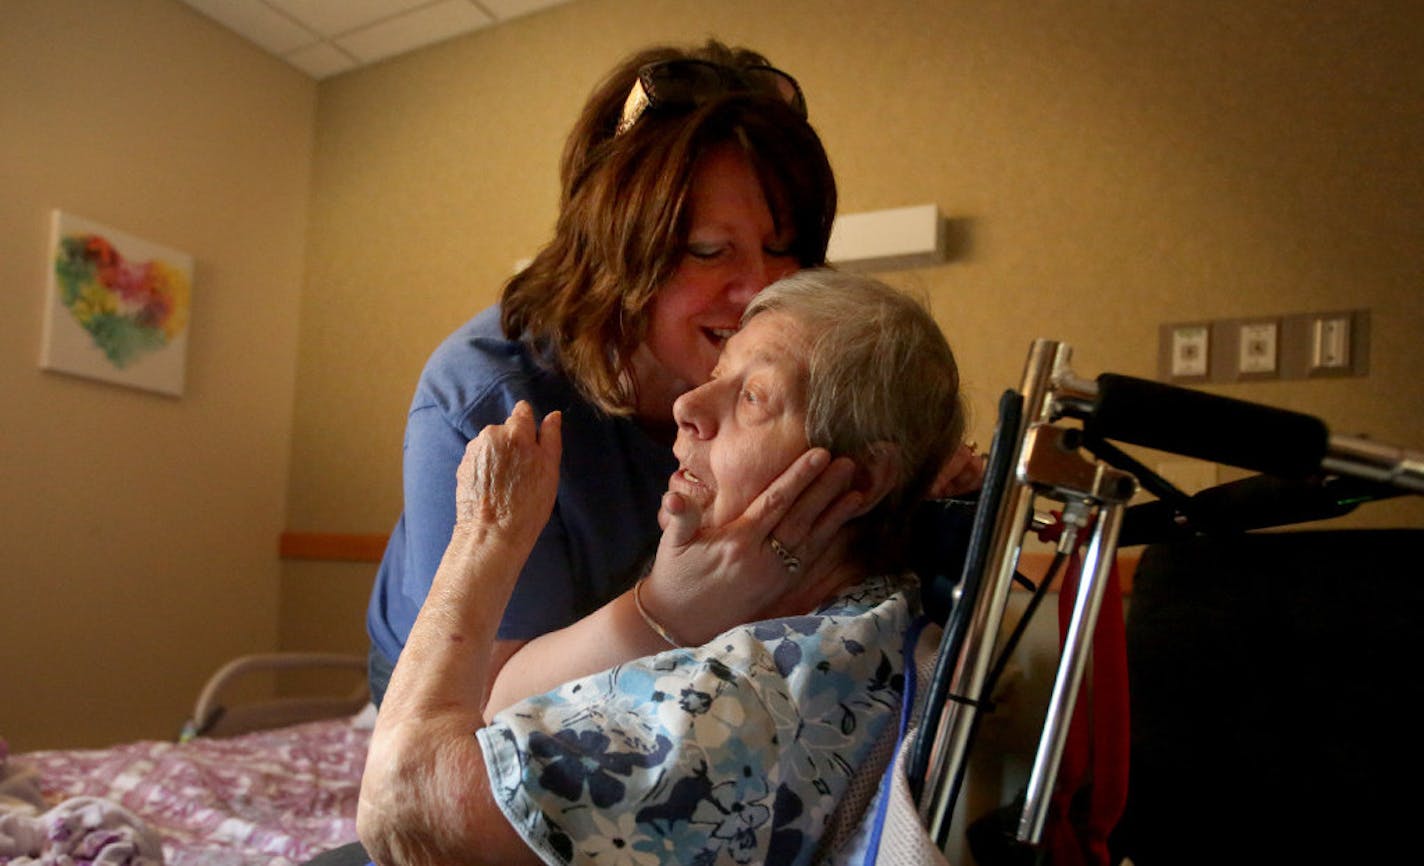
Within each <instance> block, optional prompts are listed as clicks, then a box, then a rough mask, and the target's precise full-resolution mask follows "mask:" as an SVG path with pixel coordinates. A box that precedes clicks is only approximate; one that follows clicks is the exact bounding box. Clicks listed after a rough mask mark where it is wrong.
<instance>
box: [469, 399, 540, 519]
mask: <svg viewBox="0 0 1424 866" xmlns="http://www.w3.org/2000/svg"><path fill="white" fill-rule="evenodd" d="M562 423H563V422H562V416H561V415H560V414H559V413H558V412H551V413H550V414H549V415H547V416H546V417H545V418H544V420H543V421H542V422H537V421H536V420H535V418H534V410H533V409H532V408H530V406H529V404H528V403H526V402H524V401H523V400H521V401H519V403H518V404H516V405H515V407H514V411H513V412H511V413H510V415H509V419H508V420H507V421H505V422H504V423H503V424H491V425H489V426H487V427H485V428H484V429H483V430H481V431H480V435H479V436H477V437H475V438H474V439H473V440H471V441H470V444H469V445H468V446H467V447H466V448H465V457H464V459H463V460H462V461H461V462H460V468H459V471H458V472H457V473H456V475H455V532H456V533H457V534H458V533H461V532H478V533H488V534H498V535H500V536H501V537H502V538H503V539H504V540H505V541H508V542H513V543H520V542H528V543H529V544H533V542H534V539H535V538H537V537H538V535H539V531H540V530H541V529H542V528H543V527H544V524H545V523H546V522H548V520H549V514H550V512H551V511H553V508H554V496H555V493H556V492H557V491H558V483H559V455H560V454H561V453H562V450H563V439H562Z"/></svg>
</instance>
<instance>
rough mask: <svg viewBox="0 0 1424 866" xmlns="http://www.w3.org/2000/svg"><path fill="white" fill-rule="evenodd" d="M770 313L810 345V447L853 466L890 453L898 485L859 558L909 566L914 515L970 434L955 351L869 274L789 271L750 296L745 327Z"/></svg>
mask: <svg viewBox="0 0 1424 866" xmlns="http://www.w3.org/2000/svg"><path fill="white" fill-rule="evenodd" d="M771 311H778V312H784V313H786V314H788V315H790V316H791V317H792V318H793V319H795V320H796V322H797V323H798V324H799V325H801V326H802V327H803V328H805V330H806V334H807V335H808V337H809V339H810V347H809V350H808V352H807V359H806V361H807V364H806V367H807V371H808V380H807V386H806V398H807V403H806V441H807V443H809V444H810V445H814V446H819V447H822V448H825V449H827V450H828V451H830V452H831V453H832V454H836V455H844V456H847V457H850V458H852V459H861V458H865V457H867V456H869V454H870V453H871V452H872V451H873V450H874V449H877V448H882V447H885V445H888V446H890V451H891V453H892V454H893V456H894V458H895V461H896V470H897V471H896V476H895V485H894V487H893V488H892V489H891V491H890V492H889V493H888V494H887V495H886V497H885V498H884V499H883V500H881V501H880V503H879V504H877V505H876V506H875V508H874V509H873V510H871V511H870V512H869V513H868V514H866V515H865V516H864V517H862V518H860V519H859V520H858V521H857V524H858V533H859V534H858V537H857V539H856V554H857V556H859V557H860V558H861V560H862V561H863V562H864V563H865V564H866V565H868V566H870V567H872V568H876V569H899V568H903V567H904V566H905V563H904V562H903V561H900V557H901V556H902V555H903V554H904V553H905V551H906V550H907V549H908V548H907V546H906V545H905V544H904V543H903V541H904V538H903V533H904V532H905V531H906V530H908V528H909V527H910V525H911V521H910V513H911V511H912V510H913V509H914V507H915V506H916V504H917V503H919V502H920V500H921V499H923V498H924V496H925V494H926V492H927V491H928V490H929V488H930V485H931V483H932V482H933V481H934V479H935V476H936V475H937V474H938V473H939V470H940V467H941V466H942V465H943V464H944V462H945V460H946V459H948V457H949V455H950V454H951V453H953V451H954V449H955V448H957V447H958V446H959V443H960V440H961V439H962V438H963V436H964V407H963V402H962V399H961V397H960V394H959V366H958V364H957V363H956V362H955V360H954V352H953V351H951V350H950V348H949V343H948V342H947V341H946V340H945V338H944V333H943V332H942V331H940V329H939V325H938V324H937V323H936V322H935V320H934V318H933V317H932V316H931V315H930V313H929V310H928V309H927V308H926V307H925V305H924V304H923V303H921V302H920V301H919V300H917V299H916V298H914V297H913V296H911V295H907V294H905V293H903V292H901V291H898V290H896V289H894V288H891V287H890V286H888V285H886V284H884V283H882V282H880V281H879V280H876V279H873V278H871V277H868V276H862V275H855V274H847V273H840V272H837V271H832V270H829V269H825V268H821V269H815V270H805V271H801V272H799V273H795V274H792V275H791V276H789V277H785V278H783V279H780V280H778V281H776V282H775V283H772V284H771V285H770V286H768V287H767V288H766V289H764V290H763V291H762V292H761V293H760V294H758V295H757V296H756V297H755V298H753V299H752V301H751V303H750V304H748V305H747V309H746V312H744V313H743V314H742V322H743V324H745V323H746V322H747V320H749V319H751V318H752V317H753V316H756V315H758V314H760V313H766V312H771Z"/></svg>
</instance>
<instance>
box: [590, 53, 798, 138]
mask: <svg viewBox="0 0 1424 866" xmlns="http://www.w3.org/2000/svg"><path fill="white" fill-rule="evenodd" d="M726 93H758V94H762V95H764V96H770V97H772V98H775V99H780V100H781V101H782V102H785V103H786V104H787V105H789V106H791V107H792V108H793V109H795V110H796V112H797V113H798V114H800V115H801V116H802V117H805V116H806V97H805V96H804V95H802V93H801V85H799V84H797V83H796V79H794V78H792V77H791V76H790V75H787V74H786V73H785V72H782V71H781V70H780V69H777V68H776V67H774V66H765V65H754V66H724V65H722V64H721V63H713V62H712V61H710V60H663V61H659V62H657V63H649V64H647V65H645V66H643V67H642V68H640V69H639V70H638V79H637V80H636V81H634V82H633V89H632V90H630V91H629V92H628V99H627V101H626V102H624V103H623V116H622V117H621V118H619V120H618V129H617V131H616V132H615V133H614V135H615V136H616V135H622V134H623V133H625V132H627V131H628V129H629V127H631V126H632V125H633V124H634V123H636V122H637V121H638V118H640V117H642V116H643V113H644V112H645V111H647V110H648V109H650V108H655V109H656V108H693V107H695V106H698V105H701V104H702V103H704V102H707V101H708V100H709V99H712V98H714V97H717V96H721V95H723V94H726Z"/></svg>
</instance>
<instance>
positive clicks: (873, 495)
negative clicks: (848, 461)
mask: <svg viewBox="0 0 1424 866" xmlns="http://www.w3.org/2000/svg"><path fill="white" fill-rule="evenodd" d="M899 483H900V449H899V448H898V447H896V445H895V443H893V442H886V441H883V440H882V441H879V442H872V443H871V444H870V447H869V448H867V449H865V454H863V455H859V456H857V457H856V458H855V478H854V480H853V481H851V485H850V486H851V490H854V491H855V492H856V493H859V494H860V506H859V507H858V508H857V509H856V510H855V513H854V514H852V515H851V516H852V518H854V517H860V516H861V515H863V514H867V513H869V512H870V511H871V510H872V509H874V508H875V506H877V505H879V504H880V500H882V499H884V498H885V497H886V495H887V494H889V493H890V491H892V490H894V489H895V486H896V485H897V484H899Z"/></svg>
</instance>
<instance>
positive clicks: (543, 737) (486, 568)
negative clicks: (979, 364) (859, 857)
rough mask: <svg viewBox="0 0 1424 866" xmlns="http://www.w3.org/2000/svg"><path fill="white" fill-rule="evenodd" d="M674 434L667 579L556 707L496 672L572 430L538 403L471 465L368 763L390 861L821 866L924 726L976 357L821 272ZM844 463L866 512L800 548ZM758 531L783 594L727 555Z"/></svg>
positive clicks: (365, 817) (747, 345)
mask: <svg viewBox="0 0 1424 866" xmlns="http://www.w3.org/2000/svg"><path fill="white" fill-rule="evenodd" d="M674 414H675V418H676V420H677V423H678V431H677V439H676V444H675V446H674V452H675V454H676V456H677V458H678V462H679V468H678V470H677V471H676V472H675V473H674V474H673V476H672V478H671V479H670V481H669V489H668V492H667V494H666V495H665V496H664V498H663V505H662V510H661V514H660V520H661V523H662V525H663V535H662V539H661V541H660V543H659V545H658V548H657V551H656V553H655V554H654V555H653V557H652V561H651V565H650V566H649V567H648V569H647V571H646V573H645V574H644V575H643V577H642V578H641V579H640V580H638V581H637V582H636V584H635V585H634V586H633V588H632V589H631V590H630V591H629V592H628V593H626V594H625V595H624V596H621V597H619V598H618V599H616V600H615V601H613V602H610V603H609V604H608V605H607V606H605V607H604V608H603V609H601V610H599V611H598V612H597V613H596V614H594V615H593V616H591V617H588V618H587V619H585V620H583V621H581V622H580V623H579V624H577V625H575V626H572V627H571V628H578V629H581V630H582V633H583V636H584V645H585V646H586V647H587V652H586V654H582V655H580V657H579V659H578V662H579V664H580V665H581V666H582V667H583V669H584V673H585V674H586V675H584V676H582V677H581V678H579V679H575V680H573V681H571V682H562V683H552V682H551V683H547V684H542V685H543V686H544V687H545V688H548V689H549V690H548V691H546V692H544V693H542V694H531V695H510V694H500V693H495V694H492V695H491V694H489V688H490V686H489V681H490V676H489V670H488V668H489V654H490V646H491V642H492V640H493V638H494V629H495V627H496V625H497V623H498V621H499V614H500V611H501V610H502V608H503V605H504V603H505V599H506V598H507V597H508V594H509V591H510V589H511V587H512V586H513V584H514V581H515V578H516V577H517V575H518V573H519V569H520V566H521V564H522V563H523V561H524V559H525V557H526V556H527V554H528V552H529V550H530V548H531V547H532V545H533V543H534V540H535V539H536V538H537V536H538V535H539V533H540V531H541V530H542V528H543V525H544V523H545V521H546V520H547V519H548V516H549V513H550V510H551V508H552V504H553V500H554V496H555V491H556V481H557V476H558V465H559V455H560V453H561V447H562V442H561V438H560V418H559V416H558V415H557V413H555V414H551V415H550V416H548V417H546V418H544V419H542V420H539V419H536V418H535V417H534V415H533V412H532V411H531V410H530V409H529V407H528V406H527V405H524V404H521V405H520V406H518V407H516V408H515V410H514V412H513V414H512V415H511V416H510V418H509V420H508V422H507V423H505V424H504V425H502V426H499V427H491V428H489V429H487V430H486V431H485V432H484V433H482V434H481V435H480V436H479V438H478V439H476V440H475V441H473V442H472V443H471V444H470V447H469V449H468V451H467V453H466V455H465V459H464V462H463V464H462V465H461V467H460V473H459V497H458V502H457V509H458V520H457V524H456V528H455V533H454V536H453V538H452V539H451V542H450V546H449V548H448V549H447V551H446V554H445V557H444V560H443V562H442V564H441V566H440V570H439V573H438V574H437V575H436V579H435V584H434V588H433V590H432V592H431V593H430V596H429V599H428V601H427V602H426V604H425V606H424V608H423V610H422V611H421V613H420V617H419V619H418V620H417V622H416V625H415V628H414V631H413V632H412V634H411V640H410V643H409V645H408V647H407V649H406V651H405V652H404V653H403V654H402V656H401V660H400V663H399V665H398V666H397V668H396V671H395V675H394V677H393V679H392V682H391V687H390V691H389V693H388V694H387V696H386V701H385V703H384V704H383V706H382V708H381V713H380V717H379V720H378V722H377V726H376V730H375V734H374V737H373V741H372V746H371V751H370V756H369V758H368V762H367V768H366V775H365V779H364V781H363V785H362V791H361V805H360V811H359V815H358V826H359V831H360V835H361V839H362V841H363V842H364V843H365V845H366V848H367V850H368V851H369V852H370V854H371V855H372V856H373V857H374V859H375V860H376V862H378V863H381V864H386V866H393V864H403V863H467V862H469V863H485V862H488V863H537V862H541V861H542V862H546V863H571V862H578V863H583V862H591V863H605V862H613V863H630V864H654V863H689V864H690V863H698V864H713V863H751V862H757V863H807V862H811V861H812V859H813V858H814V857H815V856H816V854H817V852H818V846H819V845H821V843H822V837H823V835H824V833H825V828H826V827H827V825H828V822H830V820H831V818H832V815H833V814H834V813H836V811H837V809H838V807H839V806H840V804H841V801H842V799H843V798H844V797H845V794H846V790H847V786H848V785H849V783H850V780H851V778H852V776H853V774H854V773H855V771H856V770H857V768H859V767H860V765H861V764H862V763H864V762H865V761H866V759H867V756H868V755H869V753H870V751H871V747H872V746H873V745H874V744H875V742H876V740H877V739H879V738H880V736H881V735H882V734H883V733H885V732H886V731H887V730H890V728H891V727H892V726H893V725H894V723H895V721H896V720H897V719H898V717H899V712H900V703H901V694H900V689H901V685H902V677H903V674H904V667H905V659H904V652H903V643H904V636H905V633H906V630H907V629H908V628H909V626H910V624H911V621H912V619H913V618H914V617H915V615H916V613H917V610H918V606H919V599H918V589H917V584H916V579H915V577H914V576H913V575H911V574H908V573H905V571H904V569H905V566H906V562H905V560H904V557H903V553H902V551H903V550H904V549H905V546H904V545H903V544H902V543H901V541H902V539H901V535H902V529H903V528H904V527H905V526H907V525H908V523H909V521H908V515H909V513H910V510H911V509H912V508H913V507H914V505H915V504H916V503H917V502H918V501H920V500H921V499H922V498H923V496H924V495H925V493H926V491H927V490H929V489H930V487H931V485H932V484H933V483H934V482H935V479H936V476H937V475H939V474H940V470H941V467H942V466H944V465H945V464H946V460H947V458H949V457H950V455H951V454H952V453H953V452H954V451H955V450H956V447H957V446H958V445H959V440H960V435H961V432H962V429H963V422H962V412H961V409H960V399H959V394H958V373H957V369H956V366H955V361H954V357H953V354H952V353H951V351H950V348H949V346H948V345H947V344H946V342H945V340H944V337H943V336H942V334H941V333H940V331H939V329H938V327H937V326H936V324H935V322H934V320H933V319H932V318H931V317H930V315H929V314H928V313H927V312H926V310H925V309H924V308H923V307H922V306H921V305H920V304H919V303H918V302H916V301H914V300H912V299H910V298H908V297H907V296H905V295H903V294H901V293H899V292H897V291H895V290H893V289H890V288H888V287H886V286H884V285H882V284H880V283H877V282H875V281H873V280H870V279H867V278H863V277H854V276H849V275H844V274H837V273H833V272H830V271H806V272H802V273H800V274H797V275H794V276H792V277H789V278H787V279H785V280H782V281H780V282H778V283H776V284H773V285H772V286H770V287H769V288H767V289H765V290H764V291H763V292H762V293H760V294H759V295H758V296H757V297H756V298H755V300H754V301H753V302H752V304H751V305H750V306H749V307H748V309H747V311H746V314H745V316H744V318H743V325H742V328H741V330H740V331H738V332H737V334H736V335H734V336H733V337H732V338H731V339H730V340H729V341H728V343H727V346H726V348H725V350H724V352H723V355H722V358H721V361H720V362H719V364H718V366H717V368H716V370H715V371H714V373H713V377H712V380H711V381H710V382H708V383H707V384H705V385H702V386H701V387H698V388H696V389H694V390H692V391H689V392H688V393H686V394H684V395H683V396H682V397H680V398H679V399H678V401H677V403H676V407H675V413H674ZM840 457H847V458H850V460H851V461H853V463H854V473H855V482H854V485H853V488H852V492H851V493H850V494H848V495H846V496H845V497H844V498H843V499H842V500H840V501H838V502H837V503H836V504H835V505H833V506H832V507H830V508H827V509H826V510H825V513H823V514H822V515H821V517H820V518H818V519H817V520H816V521H815V522H814V524H813V525H809V526H805V527H803V528H802V531H800V532H798V533H797V534H796V535H797V537H788V536H790V535H791V534H792V533H791V532H790V531H789V529H788V526H787V524H786V523H778V521H780V520H781V518H782V517H784V514H785V511H786V509H787V507H788V502H789V499H790V498H789V497H787V496H786V495H785V493H786V491H785V489H783V487H782V485H783V484H788V483H794V482H795V475H796V470H797V469H798V468H804V470H805V472H806V473H807V474H808V475H809V474H814V471H815V470H816V469H818V468H819V467H821V466H823V465H825V463H826V462H828V461H830V460H832V459H834V458H840ZM788 470H789V471H788ZM748 521H750V522H752V523H753V524H754V525H756V526H759V527H762V528H763V530H764V531H763V532H762V533H761V534H760V538H761V539H763V540H762V541H761V544H762V546H763V547H764V552H763V554H762V555H764V556H766V557H771V558H773V560H772V561H774V562H779V564H780V566H781V567H780V569H779V571H780V575H781V577H780V579H779V580H778V581H775V582H771V583H768V582H767V581H765V579H764V578H762V577H760V576H758V577H755V578H748V577H746V576H744V575H739V574H737V573H727V570H726V569H723V568H721V567H720V563H721V562H722V561H733V562H735V561H745V560H744V559H743V558H742V555H743V554H742V553H741V552H739V555H738V556H728V555H727V551H728V547H727V545H729V544H734V543H745V542H744V541H739V540H736V539H746V538H748V537H749V533H748V532H746V531H745V530H746V528H747V527H746V523H747V522H748ZM738 523H740V524H742V525H741V526H739V527H737V528H738V530H739V531H737V532H735V533H733V532H729V531H728V530H729V528H731V527H734V526H736V525H737V524H738ZM773 527H776V528H777V529H778V531H779V533H780V536H772V535H771V530H772V528H773ZM753 534H755V533H753Z"/></svg>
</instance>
